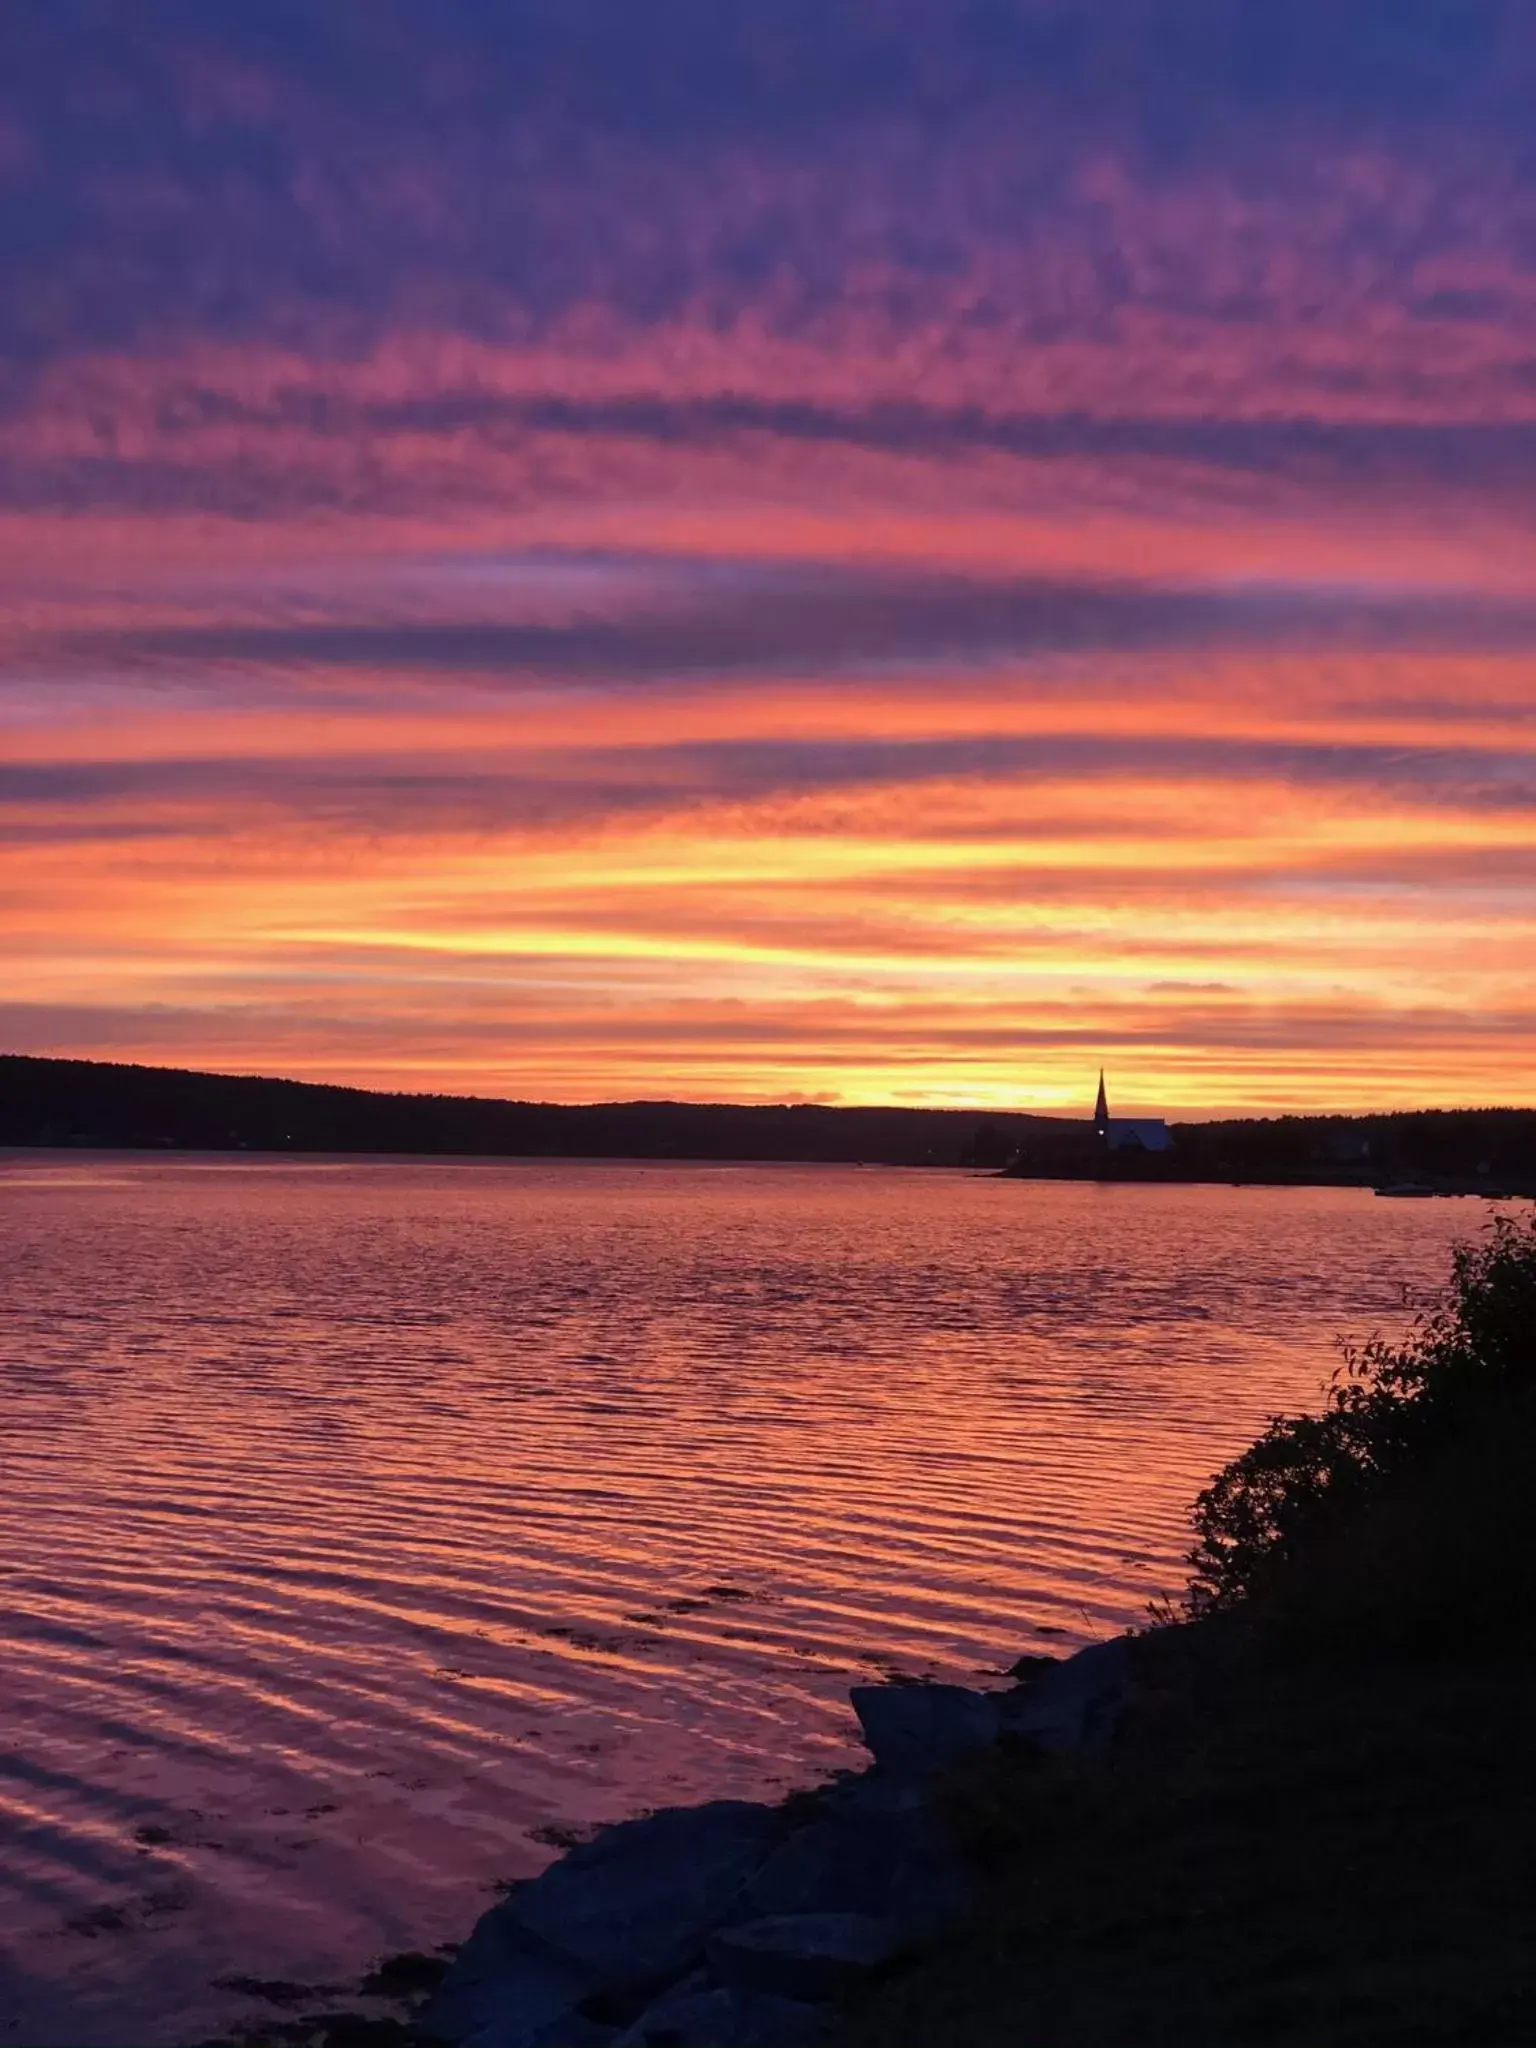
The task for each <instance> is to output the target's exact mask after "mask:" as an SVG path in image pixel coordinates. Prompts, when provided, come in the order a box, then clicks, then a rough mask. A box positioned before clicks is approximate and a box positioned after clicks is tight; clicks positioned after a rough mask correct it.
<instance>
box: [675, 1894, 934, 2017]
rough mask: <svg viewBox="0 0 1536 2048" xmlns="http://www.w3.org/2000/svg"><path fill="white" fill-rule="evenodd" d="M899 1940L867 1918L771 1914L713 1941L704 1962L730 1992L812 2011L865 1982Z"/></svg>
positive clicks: (725, 1931)
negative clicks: (760, 1994)
mask: <svg viewBox="0 0 1536 2048" xmlns="http://www.w3.org/2000/svg"><path fill="white" fill-rule="evenodd" d="M900 1946H901V1938H900V1936H899V1935H898V1934H897V1933H896V1931H895V1930H894V1929H893V1928H892V1927H890V1926H889V1925H888V1924H887V1923H886V1922H885V1921H883V1920H878V1919H876V1918H875V1917H874V1916H873V1915H872V1914H869V1913H776V1914H773V1915H771V1916H770V1917H769V1918H767V1919H763V1920H748V1921H746V1922H744V1923H743V1924H742V1925H741V1926H739V1927H727V1928H722V1930H721V1931H720V1932H719V1933H718V1934H716V1935H712V1936H711V1938H710V1942H709V1948H708V1954H709V1960H710V1962H711V1964H712V1965H713V1967H714V1970H715V1972H716V1974H717V1975H718V1976H719V1977H720V1979H721V1980H722V1982H723V1983H724V1984H725V1985H726V1987H727V1988H728V1989H729V1990H732V1991H763V1992H767V1993H768V1994H769V1995H770V1996H772V1997H774V1998H788V1999H796V2000H799V2001H800V2002H801V2003H802V2004H807V2005H815V2004H819V2003H820V2002H821V2001H822V2000H824V1999H828V1998H837V1997H839V1996H840V1995H841V1994H842V1993H843V1992H845V1991H848V1990H851V1989H852V1987H853V1986H854V1985H855V1984H857V1983H859V1982H861V1980H862V1979H864V1978H866V1977H868V1976H869V1975H870V1974H871V1972H872V1971H874V1970H877V1969H878V1968H879V1967H880V1965H881V1964H882V1963H884V1962H888V1961H889V1959H890V1958H891V1957H892V1956H893V1955H894V1954H895V1953H896V1951H897V1949H898V1948H900Z"/></svg>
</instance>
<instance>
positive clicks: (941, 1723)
mask: <svg viewBox="0 0 1536 2048" xmlns="http://www.w3.org/2000/svg"><path fill="white" fill-rule="evenodd" d="M849 1698H850V1699H851V1700H852V1702H853V1711H854V1712H855V1713H856V1714H857V1715H858V1717H859V1725H860V1727H861V1728H862V1729H863V1731H864V1742H865V1746H866V1747H867V1749H868V1750H869V1753H870V1755H871V1756H872V1757H873V1758H874V1759H875V1762H876V1763H877V1764H878V1765H879V1766H880V1768H881V1769H882V1770H885V1771H891V1772H894V1773H896V1774H897V1775H898V1776H906V1777H915V1778H926V1777H928V1776H930V1775H931V1774H932V1773H933V1772H934V1771H937V1770H941V1769H942V1768H943V1767H944V1766H945V1765H946V1764H950V1763H953V1762H954V1761H955V1759H956V1758H957V1757H961V1756H964V1755H965V1754H966V1753H967V1752H968V1751H969V1750H973V1749H986V1748H987V1747H988V1746H989V1745H990V1744H991V1743H994V1742H995V1741H996V1740H997V1737H998V1731H999V1729H1000V1727H1001V1725H1002V1716H1001V1713H1000V1711H999V1707H998V1700H997V1695H996V1694H994V1693H987V1692H972V1691H971V1690H970V1689H969V1687H967V1686H963V1685H856V1686H854V1688H853V1690H852V1691H851V1692H850V1694H849Z"/></svg>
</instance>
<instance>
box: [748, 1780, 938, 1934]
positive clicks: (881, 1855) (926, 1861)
mask: <svg viewBox="0 0 1536 2048" xmlns="http://www.w3.org/2000/svg"><path fill="white" fill-rule="evenodd" d="M971 1890H972V1886H971V1879H970V1874H969V1872H968V1871H967V1869H966V1867H965V1865H964V1863H963V1862H962V1860H961V1858H960V1856H959V1855H958V1853H957V1852H956V1850H955V1849H954V1847H953V1845H952V1844H951V1842H950V1840H949V1838H948V1835H947V1834H946V1832H945V1830H944V1828H943V1826H942V1824H941V1823H940V1821H939V1820H938V1819H937V1818H936V1816H935V1815H934V1814H933V1813H932V1812H930V1811H929V1810H928V1809H927V1808H925V1807H923V1806H917V1807H912V1806H906V1805H903V1806H898V1807H891V1808H885V1807H881V1806H876V1805H866V1806H864V1807H862V1808H860V1807H857V1806H847V1807H842V1808H832V1809H830V1810H829V1811H827V1812H826V1813H825V1814H824V1815H823V1816H822V1817H821V1818H819V1819H817V1820H815V1821H813V1822H812V1823H811V1825H810V1826H809V1827H806V1828H802V1829H801V1830H800V1832H799V1833H798V1834H795V1835H791V1836H790V1838H789V1840H788V1841H787V1842H784V1843H783V1844H781V1846H780V1847H779V1848H777V1849H775V1850H774V1852H773V1854H772V1855H771V1856H770V1857H769V1858H768V1861H767V1862H766V1863H765V1864H764V1865H763V1867H762V1869H761V1870H759V1871H758V1873H757V1875H756V1876H755V1877H754V1878H753V1879H752V1881H751V1883H750V1884H749V1885H748V1886H747V1889H746V1893H745V1896H744V1898H743V1901H742V1904H743V1908H744V1911H745V1913H746V1914H747V1916H748V1917H750V1918H753V1919H760V1918H767V1917H772V1916H776V1915H782V1914H802V1913H865V1914H869V1915H871V1916H873V1917H874V1918H876V1919H881V1920H885V1921H887V1922H888V1923H889V1924H891V1925H892V1926H893V1927H895V1928H896V1929H897V1930H898V1931H899V1932H900V1933H901V1934H902V1935H904V1936H908V1937H913V1938H916V1937H920V1936H926V1935H932V1934H935V1933H937V1932H939V1931H940V1929H942V1928H943V1927H944V1926H945V1925H946V1924H947V1923H948V1922H950V1921H951V1920H954V1919H956V1918H958V1917H959V1915H960V1914H961V1913H963V1912H964V1910H965V1908H966V1907H967V1905H968V1904H969V1902H970V1898H971Z"/></svg>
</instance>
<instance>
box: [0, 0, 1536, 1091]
mask: <svg viewBox="0 0 1536 2048" xmlns="http://www.w3.org/2000/svg"><path fill="white" fill-rule="evenodd" d="M1533 92H1536V14H1533V11H1532V9H1531V8H1530V7H1529V6H1528V5H1524V4H1493V0H1288V4H1287V5H1286V7H1285V8H1283V9H1280V8H1269V7H1256V6H1254V5H1253V4H1252V0H856V4H854V0H815V4H811V0H495V4H492V0H414V4H413V0H322V4H318V5H317V4H315V0H222V4H221V5H220V6H218V7H208V6H206V5H205V4H202V0H136V4H135V6H134V7H132V8H131V9H128V8H124V7H122V6H120V5H118V4H116V0H46V4H44V0H13V4H11V5H8V6H7V8H6V9H5V12H4V18H3V21H0V960H3V962H4V965H5V973H4V975H3V979H0V1048H3V1049H7V1050H10V1051H16V1052H39V1053H52V1054H64V1055H69V1056H75V1057H86V1058H97V1059H114V1060H139V1061H147V1062H150V1063H154V1064H167V1065H180V1066H191V1067H199V1068H207V1069H216V1070H220V1071H228V1072H260V1073H281V1074H288V1075H294V1076H298V1077H301V1078H306V1079H316V1080H336V1081H346V1082H356V1083H362V1084H365V1085H371V1086H381V1087H388V1088H402V1089H410V1090H418V1089H422V1090H442V1091H447V1092H453V1093H487V1094H497V1095H513V1096H519V1097H533V1098H542V1099H552V1100H565V1101H591V1100H597V1099H611V1098H634V1097H648V1098H655V1097H675V1098H688V1099H696V1100H697V1099H707V1100H747V1101H762V1100H771V1101H780V1100H794V1099H812V1100H823V1101H830V1102H877V1101H892V1102H908V1103H933V1104H959V1103H963V1104H985V1105H989V1106H995V1107H999V1108H1001V1107H1012V1108H1019V1109H1027V1110H1064V1111H1070V1112H1073V1113H1083V1114H1086V1113H1087V1111H1088V1109H1089V1107H1090V1106H1091V1103H1092V1097H1093V1089H1094V1085H1095V1083H1096V1080H1097V1075H1098V1069H1099V1067H1100V1065H1103V1066H1105V1067H1107V1069H1108V1070H1109V1074H1110V1080H1111V1098H1112V1102H1113V1105H1114V1107H1115V1108H1116V1109H1117V1110H1123V1111H1125V1112H1126V1113H1135V1112H1137V1111H1140V1112H1143V1113H1159V1112H1162V1113H1167V1114H1170V1115H1191V1114H1192V1115H1206V1114H1214V1113H1222V1112H1228V1111H1259V1112H1281V1111H1286V1110H1306V1109H1319V1108H1333V1109H1367V1108H1380V1107H1395V1106H1418V1105H1452V1104H1474V1103H1475V1104H1494V1103H1513V1102H1527V1103H1528V1102H1531V1101H1532V1100H1536V549H1533V545H1532V542H1533V537H1536V141H1533V139H1532V136H1531V131H1530V121H1529V109H1530V106H1531V105H1532V103H1533Z"/></svg>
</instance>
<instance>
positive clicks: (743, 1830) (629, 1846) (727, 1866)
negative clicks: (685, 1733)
mask: <svg viewBox="0 0 1536 2048" xmlns="http://www.w3.org/2000/svg"><path fill="white" fill-rule="evenodd" d="M786 1825H787V1824H786V1822H785V1821H784V1819H783V1817H782V1816H781V1815H780V1814H778V1813H776V1812H775V1811H774V1810H773V1809H772V1808H771V1807H766V1806H756V1805H752V1804H749V1803H748V1802H746V1801H744V1800H734V1799H717V1800H714V1801H712V1802H711V1803H710V1804H709V1805H706V1806H685V1807H672V1808H669V1809H668V1810H666V1811H665V1812H662V1813H655V1814H652V1815H650V1816H649V1818H648V1819H645V1820H634V1821H625V1822H622V1823H621V1824H620V1825H619V1826H617V1827H611V1828H605V1829H604V1830H603V1831H602V1833H601V1834H599V1835H596V1836H595V1837H594V1838H593V1839H592V1840H591V1841H590V1842H586V1843H583V1844H582V1846H581V1847H580V1848H577V1849H573V1850H572V1851H571V1852H570V1854H569V1855H567V1856H563V1857H562V1858H561V1859H560V1861H559V1862H558V1863H552V1864H551V1865H550V1866H549V1868H548V1869H547V1870H545V1871H544V1872H542V1874H541V1875H540V1876H538V1877H536V1878H535V1879H534V1880H533V1882H532V1883H531V1884H525V1885H521V1886H519V1888H518V1889H517V1890H516V1891H515V1892H514V1893H513V1894H512V1895H511V1897H510V1898H509V1899H508V1900H507V1901H506V1903H505V1905H504V1906H502V1907H498V1908H497V1911H498V1912H505V1913H507V1914H508V1915H509V1917H510V1918H511V1920H512V1922H513V1923H514V1924H515V1925H516V1926H518V1927H519V1928H521V1929H522V1930H523V1931H524V1933H525V1934H527V1935H529V1936H531V1937H532V1938H533V1939H534V1940H535V1941H537V1942H540V1943H543V1944H545V1945H547V1946H548V1947H550V1948H552V1949H554V1950H556V1951H557V1952H559V1953H560V1954H562V1955H565V1956H569V1957H570V1958H571V1959H572V1961H573V1962H574V1963H575V1964H576V1965H578V1966H579V1967H580V1968H581V1969H582V1970H584V1971H586V1972H588V1973H590V1975H591V1976H592V1977H593V1978H594V1979H595V1980H596V1981H597V1982H598V1983H599V1984H602V1985H603V1986H605V1987H607V1988H608V1989H610V1990H621V1989H623V1988H625V1987H627V1986H634V1985H646V1984H650V1983H657V1982H663V1983H664V1982H666V1981H667V1980H669V1979H671V1978H674V1977H677V1976H679V1975H680V1974H681V1973H682V1972H683V1971H684V1970H685V1969H687V1968H688V1966H689V1964H690V1963H692V1962H694V1961H696V1960H697V1958H698V1956H699V1955H700V1953H701V1952H702V1950H703V1947H704V1940H705V1937H706V1936H707V1935H708V1934H709V1933H710V1932H711V1931H712V1930H713V1929H714V1928H716V1927H718V1926H719V1925H720V1924H721V1922H722V1921H724V1920H727V1919H729V1918H730V1917H731V1914H732V1913H733V1912H734V1911H735V1910H736V1909H737V1904H738V1901H739V1899H740V1897H741V1894H742V1892H743V1890H744V1888H745V1886H746V1884H747V1882H748V1880H749V1879H750V1878H751V1877H752V1875H753V1873H754V1872H755V1871H756V1870H757V1869H758V1867H759V1866H760V1865H761V1864H762V1863H763V1862H764V1861H765V1859H766V1858H767V1856H768V1855H769V1853H770V1851H771V1850H772V1849H773V1848H774V1847H775V1846H776V1844H777V1843H778V1842H779V1841H780V1840H782V1838H783V1836H784V1833H785V1830H786ZM450 1974H451V1973H450Z"/></svg>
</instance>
